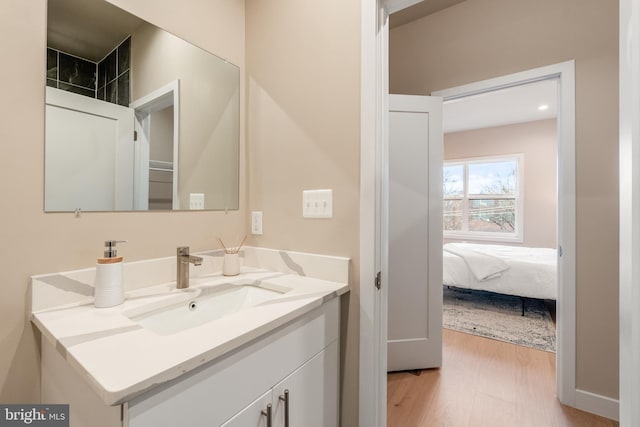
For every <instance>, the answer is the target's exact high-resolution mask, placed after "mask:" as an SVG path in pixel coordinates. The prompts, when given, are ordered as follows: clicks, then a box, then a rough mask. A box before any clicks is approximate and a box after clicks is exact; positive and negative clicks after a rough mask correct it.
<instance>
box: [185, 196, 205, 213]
mask: <svg viewBox="0 0 640 427" xmlns="http://www.w3.org/2000/svg"><path fill="white" fill-rule="evenodd" d="M189 209H191V210H202V209H204V193H189Z"/></svg>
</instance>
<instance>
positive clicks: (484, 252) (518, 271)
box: [442, 243, 558, 300]
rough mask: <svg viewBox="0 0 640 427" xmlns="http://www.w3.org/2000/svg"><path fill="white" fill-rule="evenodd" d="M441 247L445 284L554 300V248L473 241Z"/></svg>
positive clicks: (555, 268) (555, 297) (555, 278)
mask: <svg viewBox="0 0 640 427" xmlns="http://www.w3.org/2000/svg"><path fill="white" fill-rule="evenodd" d="M443 249H444V250H443V254H442V255H443V257H442V258H443V270H442V272H443V283H444V284H445V285H448V286H456V287H459V288H468V289H479V290H483V291H491V292H497V293H501V294H507V295H518V296H522V297H529V298H543V299H553V300H555V299H557V296H558V290H557V267H556V264H557V261H556V250H555V249H547V248H526V247H520V246H502V245H478V244H472V243H448V244H446V245H444V247H443ZM503 265H506V266H507V268H506V269H504V268H502V266H503ZM470 267H471V268H470ZM496 270H499V271H496ZM485 273H486V274H485Z"/></svg>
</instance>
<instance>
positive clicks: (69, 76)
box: [47, 37, 131, 106]
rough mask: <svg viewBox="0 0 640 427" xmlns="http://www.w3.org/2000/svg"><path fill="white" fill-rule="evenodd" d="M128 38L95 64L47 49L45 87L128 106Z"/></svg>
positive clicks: (129, 52) (129, 44)
mask: <svg viewBox="0 0 640 427" xmlns="http://www.w3.org/2000/svg"><path fill="white" fill-rule="evenodd" d="M130 64H131V38H130V37H129V38H127V39H126V40H125V41H123V42H122V43H121V44H120V45H119V46H118V47H116V48H115V49H113V50H112V51H111V53H109V54H108V55H107V56H105V57H104V58H103V59H102V60H101V61H99V62H98V63H96V62H93V61H90V60H88V59H84V58H80V57H78V56H73V55H69V54H67V53H64V52H61V51H59V50H56V49H52V48H47V86H51V87H55V88H58V89H62V90H66V91H70V92H74V93H78V94H80V95H85V96H88V97H91V98H97V99H101V100H103V101H107V102H111V103H114V104H120V105H124V106H129V101H130V100H129V69H130Z"/></svg>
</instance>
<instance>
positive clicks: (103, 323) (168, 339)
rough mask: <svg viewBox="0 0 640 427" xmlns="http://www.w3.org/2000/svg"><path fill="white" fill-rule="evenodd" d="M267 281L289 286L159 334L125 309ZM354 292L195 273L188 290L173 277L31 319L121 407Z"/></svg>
mask: <svg viewBox="0 0 640 427" xmlns="http://www.w3.org/2000/svg"><path fill="white" fill-rule="evenodd" d="M262 282H265V283H267V284H268V286H272V287H274V288H281V289H282V290H288V291H287V292H285V293H283V294H282V295H278V296H277V297H275V298H274V299H272V300H270V301H267V302H265V303H262V304H259V305H257V306H252V307H247V308H245V309H242V310H241V311H238V312H236V313H233V314H230V315H228V316H226V317H223V318H221V319H218V320H213V321H211V322H208V323H203V324H201V325H199V326H195V327H192V328H189V329H185V330H182V331H180V332H176V333H174V334H171V335H159V334H156V333H154V332H152V331H150V330H148V329H145V328H144V327H142V326H141V325H140V324H138V323H136V322H135V321H133V320H131V319H130V318H129V317H127V315H126V314H127V313H131V312H135V311H141V310H142V311H143V310H144V309H145V308H146V307H153V306H155V305H158V304H161V303H162V302H163V301H164V300H169V299H174V298H176V297H177V295H178V294H180V293H185V292H190V293H192V294H194V293H198V292H200V291H202V290H203V289H212V288H214V287H216V286H220V285H222V284H247V283H262ZM348 290H349V288H348V285H347V284H346V283H339V282H334V281H329V280H320V279H314V278H310V277H303V276H299V275H296V274H290V273H282V272H274V271H268V270H264V269H257V268H251V267H242V270H241V274H240V275H238V276H234V277H225V276H222V275H221V274H220V273H215V274H211V275H208V276H201V277H196V278H192V279H191V287H190V288H189V289H188V290H176V289H175V282H172V283H166V284H163V285H156V286H151V287H147V288H142V289H136V290H132V291H129V292H127V293H126V298H125V302H124V303H123V304H121V305H119V306H116V307H111V308H100V309H98V308H95V307H94V306H93V303H86V302H85V303H83V304H80V305H75V306H71V307H62V308H53V309H48V310H43V311H40V312H35V313H33V314H32V320H33V322H34V323H35V325H36V326H37V327H38V329H39V330H40V331H41V332H42V334H43V336H44V337H45V338H46V339H47V340H49V341H50V342H51V343H52V344H53V345H54V346H55V347H56V349H57V350H58V352H59V353H60V354H61V355H62V356H63V357H65V359H66V360H67V361H68V362H69V363H70V364H71V365H72V366H73V367H74V368H75V369H76V370H77V371H78V372H79V373H80V374H81V375H82V376H83V377H84V378H85V379H86V380H87V381H88V383H89V384H90V385H91V387H92V388H93V389H94V390H95V391H96V393H97V394H98V395H99V396H100V397H101V398H102V400H103V401H104V402H105V403H106V404H109V405H117V404H120V403H123V402H126V401H128V400H130V399H131V398H133V397H135V396H137V395H139V394H141V393H143V392H145V391H147V390H150V389H151V388H153V387H154V386H157V385H158V384H161V383H164V382H166V381H169V380H172V379H174V378H177V377H179V376H180V375H182V374H184V373H186V372H189V371H191V370H193V369H195V368H197V367H199V366H202V365H203V364H206V363H208V362H210V361H212V360H214V359H217V358H219V357H221V356H223V355H225V354H226V353H228V352H229V351H231V350H234V349H237V348H238V347H240V346H242V345H244V344H246V343H248V342H249V341H251V340H254V339H256V338H258V337H260V336H262V335H264V334H266V333H268V332H270V331H273V330H274V329H276V328H278V327H279V326H282V325H284V324H285V323H287V322H289V321H291V320H293V319H296V318H298V317H299V316H301V315H303V314H305V313H307V312H309V311H311V310H313V309H314V308H316V307H318V306H320V305H322V304H323V303H324V302H326V301H329V300H331V299H333V298H335V297H338V296H340V295H342V294H344V293H346V292H348ZM185 301H186V299H185Z"/></svg>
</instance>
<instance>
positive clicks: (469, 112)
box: [443, 79, 558, 133]
mask: <svg viewBox="0 0 640 427" xmlns="http://www.w3.org/2000/svg"><path fill="white" fill-rule="evenodd" d="M557 98H558V81H557V79H552V80H543V81H540V82H535V83H529V84H526V85H521V86H514V87H511V88H507V89H501V90H496V91H492V92H487V93H482V94H479V95H473V96H468V97H465V98H460V99H456V100H452V101H447V102H445V103H444V110H443V119H444V133H450V132H460V131H464V130H471V129H480V128H487V127H494V126H503V125H508V124H514V123H524V122H531V121H535V120H544V119H551V118H554V117H557V114H558V113H557ZM541 105H547V106H548V108H547V109H546V110H543V111H541V110H539V107H540V106H541Z"/></svg>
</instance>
